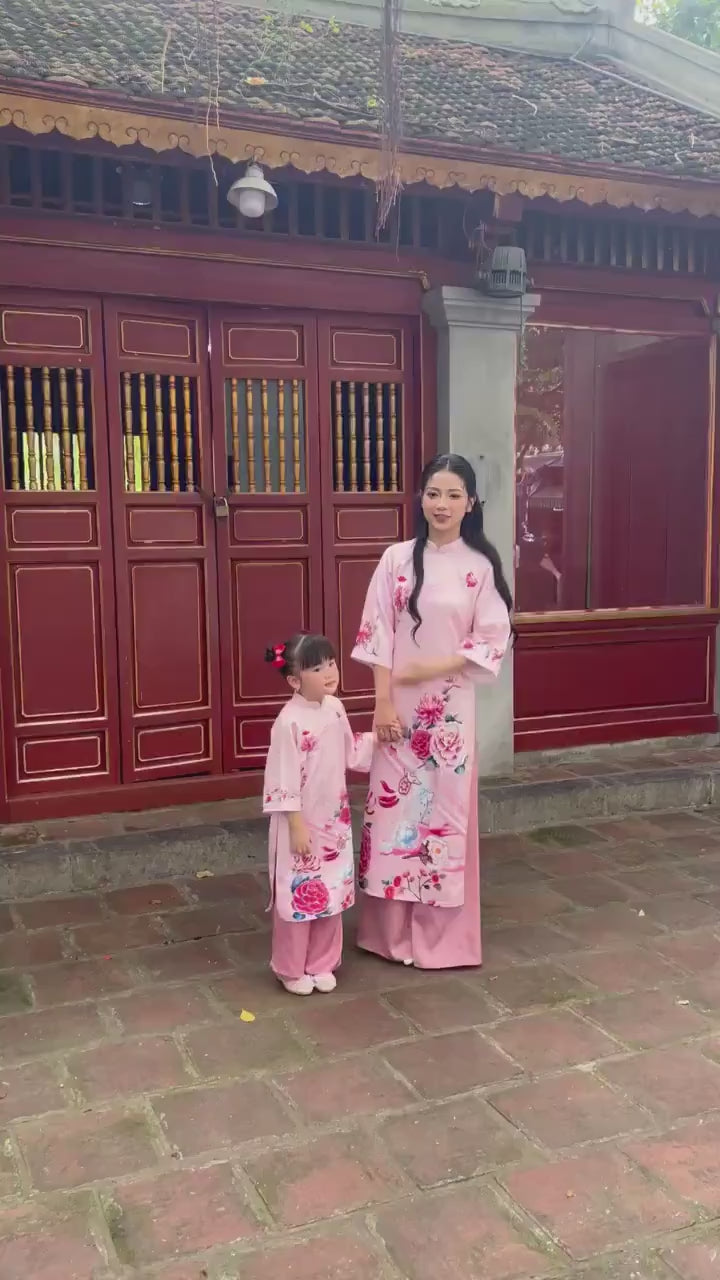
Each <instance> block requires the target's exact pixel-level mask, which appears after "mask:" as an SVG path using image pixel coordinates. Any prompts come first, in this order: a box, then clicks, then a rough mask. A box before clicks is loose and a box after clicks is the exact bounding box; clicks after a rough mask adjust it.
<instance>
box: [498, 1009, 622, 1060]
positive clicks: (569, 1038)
mask: <svg viewBox="0 0 720 1280" xmlns="http://www.w3.org/2000/svg"><path fill="white" fill-rule="evenodd" d="M488 1034H489V1035H490V1036H491V1037H492V1039H493V1040H494V1041H495V1043H496V1044H499V1045H500V1048H501V1049H503V1050H504V1051H505V1053H507V1054H508V1055H509V1057H511V1058H513V1059H514V1060H515V1061H516V1062H518V1063H519V1064H520V1066H521V1067H522V1068H523V1070H525V1071H532V1072H533V1073H535V1074H538V1075H539V1074H541V1073H542V1072H545V1071H557V1070H559V1069H560V1068H562V1067H573V1066H576V1065H577V1064H578V1063H581V1062H594V1061H595V1060H596V1059H598V1058H607V1057H609V1056H610V1055H612V1054H615V1053H618V1052H619V1050H618V1046H617V1045H616V1043H615V1041H614V1040H611V1039H610V1037H609V1036H606V1035H605V1034H604V1033H603V1032H602V1031H598V1030H597V1029H596V1028H595V1027H593V1026H591V1025H590V1024H589V1023H588V1022H584V1021H583V1020H582V1018H579V1017H578V1016H577V1015H576V1014H575V1013H573V1012H572V1011H571V1010H569V1009H558V1010H555V1011H553V1012H552V1013H533V1014H529V1015H527V1016H526V1017H523V1018H509V1019H508V1020H507V1021H506V1022H501V1023H499V1024H498V1025H497V1026H495V1027H493V1029H492V1031H490V1032H489V1033H488Z"/></svg>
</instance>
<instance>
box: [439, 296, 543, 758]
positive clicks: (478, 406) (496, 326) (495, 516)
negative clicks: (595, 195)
mask: <svg viewBox="0 0 720 1280" xmlns="http://www.w3.org/2000/svg"><path fill="white" fill-rule="evenodd" d="M539 301H540V299H539V297H538V296H536V295H533V294H530V295H526V296H525V297H524V298H523V299H522V300H520V299H505V298H488V297H486V296H485V295H484V294H482V293H480V292H478V291H477V290H475V289H460V288H456V287H454V286H445V287H444V288H441V289H433V290H431V292H430V293H428V294H427V295H426V297H425V304H424V305H425V311H426V313H427V315H428V317H429V319H430V322H431V324H432V325H433V326H434V328H435V329H437V332H438V450H439V451H441V452H443V453H445V452H449V453H462V454H463V455H464V456H465V457H466V458H468V459H469V460H470V462H472V463H473V466H474V467H475V469H476V471H477V474H478V491H479V494H480V499H481V501H484V515H485V531H486V533H487V535H488V537H489V538H490V540H491V542H494V543H495V546H496V547H497V548H498V551H499V552H500V555H501V557H502V562H503V568H504V570H505V574H506V576H507V580H508V582H509V583H510V584H511V587H512V584H513V580H514V544H515V379H516V373H517V353H518V336H519V334H520V331H521V328H522V325H523V323H525V322H527V320H528V319H529V318H530V317H531V316H532V313H533V312H534V310H535V308H536V307H537V305H538V303H539ZM521 303H522V305H521ZM512 667H513V662H512V654H509V655H508V657H507V659H506V660H505V662H504V663H503V668H502V671H501V674H500V677H499V679H498V680H497V681H496V682H495V683H494V684H492V685H487V686H485V687H482V688H480V689H479V690H478V714H477V728H478V768H479V771H480V774H481V775H482V774H484V775H488V774H508V773H511V772H512V768H513V670H512Z"/></svg>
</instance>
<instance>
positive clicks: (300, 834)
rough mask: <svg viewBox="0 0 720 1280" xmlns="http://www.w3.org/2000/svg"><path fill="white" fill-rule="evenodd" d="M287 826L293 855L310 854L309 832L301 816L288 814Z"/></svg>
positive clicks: (299, 814)
mask: <svg viewBox="0 0 720 1280" xmlns="http://www.w3.org/2000/svg"><path fill="white" fill-rule="evenodd" d="M288 826H289V828H290V848H291V849H292V851H293V853H297V854H298V855H299V856H304V855H305V854H308V853H310V852H311V849H310V832H309V831H308V829H307V824H306V822H305V819H304V818H303V816H302V814H301V813H289V814H288Z"/></svg>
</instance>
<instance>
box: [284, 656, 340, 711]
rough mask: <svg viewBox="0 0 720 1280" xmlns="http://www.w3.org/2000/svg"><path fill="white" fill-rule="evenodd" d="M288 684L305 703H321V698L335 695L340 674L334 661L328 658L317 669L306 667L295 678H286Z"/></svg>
mask: <svg viewBox="0 0 720 1280" xmlns="http://www.w3.org/2000/svg"><path fill="white" fill-rule="evenodd" d="M288 684H289V685H290V688H291V689H293V690H294V691H295V693H299V694H300V696H301V697H303V698H305V699H306V701H307V702H322V700H323V698H326V697H327V696H328V695H330V696H333V695H334V694H336V693H337V690H338V685H339V684H340V672H339V671H338V667H337V663H336V661H335V659H334V658H329V659H328V660H327V661H326V662H321V663H320V665H319V666H318V667H308V669H307V671H301V672H300V674H299V675H297V676H288Z"/></svg>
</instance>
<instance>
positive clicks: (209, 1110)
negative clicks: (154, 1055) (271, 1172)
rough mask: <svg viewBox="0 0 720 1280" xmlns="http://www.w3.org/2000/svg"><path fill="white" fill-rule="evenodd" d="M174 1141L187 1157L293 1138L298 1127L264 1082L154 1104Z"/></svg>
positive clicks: (191, 1092) (248, 1082) (187, 1091)
mask: <svg viewBox="0 0 720 1280" xmlns="http://www.w3.org/2000/svg"><path fill="white" fill-rule="evenodd" d="M153 1109H154V1111H155V1113H156V1115H157V1116H158V1118H159V1120H160V1122H161V1124H162V1125H163V1128H164V1129H165V1132H166V1133H167V1136H168V1140H169V1142H171V1143H172V1145H173V1146H174V1147H176V1148H177V1149H178V1150H179V1151H180V1152H181V1153H182V1155H183V1156H192V1155H197V1154H198V1153H199V1152H201V1151H215V1150H222V1149H225V1148H228V1147H234V1146H238V1145H239V1144H240V1143H243V1142H251V1141H253V1140H254V1139H255V1138H270V1137H275V1136H280V1135H282V1134H285V1133H289V1132H290V1131H291V1130H292V1129H293V1128H294V1125H293V1122H292V1120H291V1119H289V1117H288V1114H287V1112H286V1111H285V1109H284V1108H283V1106H282V1105H281V1103H280V1102H279V1101H278V1100H277V1099H276V1098H275V1096H274V1095H273V1094H272V1093H271V1092H270V1090H269V1089H268V1087H267V1085H265V1084H264V1083H263V1082H262V1081H260V1080H244V1081H242V1082H239V1083H233V1084H228V1085H221V1086H218V1087H201V1088H197V1089H185V1090H183V1091H182V1092H177V1093H168V1094H165V1095H164V1096H163V1097H160V1098H155V1099H154V1100H153Z"/></svg>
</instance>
